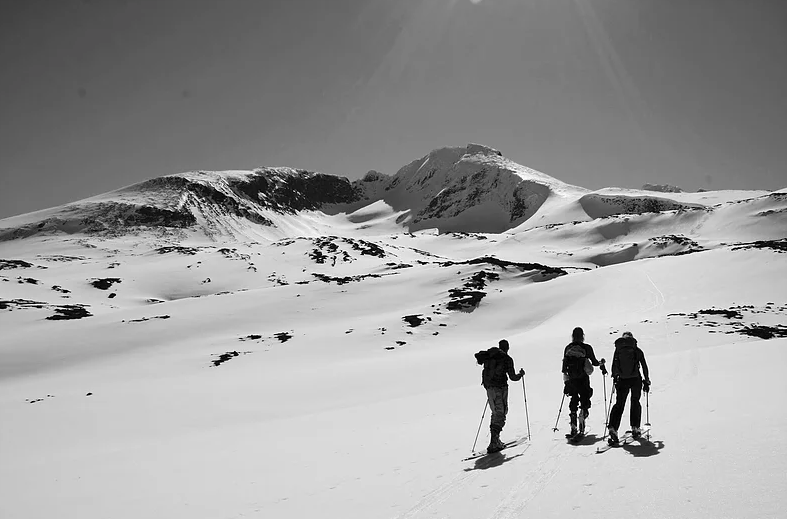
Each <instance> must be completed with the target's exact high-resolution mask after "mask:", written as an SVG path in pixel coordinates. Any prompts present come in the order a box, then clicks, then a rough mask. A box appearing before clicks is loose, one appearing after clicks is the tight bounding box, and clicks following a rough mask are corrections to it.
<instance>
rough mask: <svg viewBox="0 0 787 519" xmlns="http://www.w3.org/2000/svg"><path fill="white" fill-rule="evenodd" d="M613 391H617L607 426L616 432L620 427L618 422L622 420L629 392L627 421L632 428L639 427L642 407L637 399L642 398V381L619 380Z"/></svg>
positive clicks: (638, 379)
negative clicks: (629, 409)
mask: <svg viewBox="0 0 787 519" xmlns="http://www.w3.org/2000/svg"><path fill="white" fill-rule="evenodd" d="M615 391H617V395H618V396H617V398H616V399H615V405H613V406H612V412H611V413H610V415H609V426H610V427H614V429H615V430H616V431H617V430H618V427H620V420H621V418H623V410H624V409H625V407H626V399H627V398H628V396H629V391H631V414H630V416H629V419H630V422H631V426H632V427H639V423H640V421H641V420H642V405H641V404H640V403H639V399H640V397H641V396H642V379H641V378H639V377H637V378H623V379H620V380H618V383H617V384H615Z"/></svg>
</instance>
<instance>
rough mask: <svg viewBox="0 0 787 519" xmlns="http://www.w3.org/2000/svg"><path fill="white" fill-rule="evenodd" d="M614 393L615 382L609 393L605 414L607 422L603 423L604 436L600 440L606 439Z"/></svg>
mask: <svg viewBox="0 0 787 519" xmlns="http://www.w3.org/2000/svg"><path fill="white" fill-rule="evenodd" d="M614 395H615V384H612V392H611V393H610V394H609V414H608V415H607V422H606V423H605V424H604V436H602V437H601V439H602V440H606V439H607V433H608V432H609V417H610V415H611V414H612V397H613V396H614Z"/></svg>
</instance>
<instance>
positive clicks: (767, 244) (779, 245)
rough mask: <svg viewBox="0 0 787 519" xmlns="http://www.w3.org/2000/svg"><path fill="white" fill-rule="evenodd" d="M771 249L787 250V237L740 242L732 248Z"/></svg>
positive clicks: (777, 250)
mask: <svg viewBox="0 0 787 519" xmlns="http://www.w3.org/2000/svg"><path fill="white" fill-rule="evenodd" d="M748 249H771V250H774V251H776V252H787V238H782V239H781V240H762V241H755V242H751V243H741V244H739V245H738V246H737V247H733V248H732V250H748Z"/></svg>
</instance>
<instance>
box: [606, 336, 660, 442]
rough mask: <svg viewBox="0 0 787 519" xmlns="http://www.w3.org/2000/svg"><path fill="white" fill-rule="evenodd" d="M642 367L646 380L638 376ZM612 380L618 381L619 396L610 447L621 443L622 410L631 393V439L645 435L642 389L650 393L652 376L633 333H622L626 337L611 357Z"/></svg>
mask: <svg viewBox="0 0 787 519" xmlns="http://www.w3.org/2000/svg"><path fill="white" fill-rule="evenodd" d="M640 365H642V372H643V374H644V375H645V380H644V381H643V380H642V376H641V375H640V373H639V367H640ZM612 379H613V380H614V382H615V390H616V391H617V393H618V395H617V398H616V400H615V405H614V406H612V411H611V412H610V415H609V444H610V445H617V444H618V443H619V442H620V439H619V437H618V427H619V426H620V420H621V418H622V417H623V409H624V408H625V407H626V398H628V395H629V391H631V411H630V417H629V419H630V422H631V436H632V437H634V438H639V437H640V436H641V435H642V431H641V429H640V420H641V419H642V405H641V404H640V403H639V399H640V396H641V395H642V390H644V391H645V392H646V393H647V392H648V391H650V373H649V372H648V363H647V362H645V354H644V353H643V352H642V350H641V349H640V348H639V346H637V339H635V338H634V336H633V335H632V334H631V332H623V335H622V336H621V337H619V338H618V339H617V340H615V355H614V357H613V358H612Z"/></svg>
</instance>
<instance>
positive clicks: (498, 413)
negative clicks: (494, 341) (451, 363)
mask: <svg viewBox="0 0 787 519" xmlns="http://www.w3.org/2000/svg"><path fill="white" fill-rule="evenodd" d="M508 350H509V344H508V341H507V340H505V339H503V340H501V341H500V342H499V343H498V347H496V348H489V349H488V350H482V351H479V352H478V353H476V354H475V359H476V362H478V364H481V365H483V366H484V371H483V373H482V375H481V385H482V386H484V389H486V397H487V399H488V400H489V407H490V408H491V409H492V419H491V423H490V424H489V432H490V433H491V435H492V439H491V440H490V441H489V447H487V449H486V451H487V452H489V453H492V452H498V451H500V450H502V449H503V446H504V444H503V442H502V441H500V432H501V431H502V430H503V427H505V425H506V414H508V379H509V378H510V379H511V380H513V381H514V382H516V381H517V380H520V379H521V378H522V377H523V376H524V375H525V370H524V369H520V370H519V371H518V372H517V371H516V370H515V369H514V359H512V358H511V357H510V356H509V355H508Z"/></svg>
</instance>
